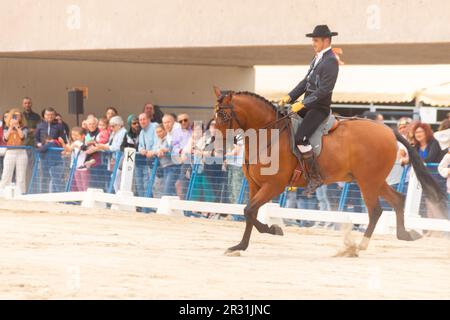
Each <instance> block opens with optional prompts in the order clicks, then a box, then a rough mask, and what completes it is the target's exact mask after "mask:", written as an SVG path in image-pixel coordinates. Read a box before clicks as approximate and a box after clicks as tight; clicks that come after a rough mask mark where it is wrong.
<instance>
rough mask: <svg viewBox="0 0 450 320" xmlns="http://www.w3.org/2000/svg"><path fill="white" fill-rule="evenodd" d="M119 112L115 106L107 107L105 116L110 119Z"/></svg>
mask: <svg viewBox="0 0 450 320" xmlns="http://www.w3.org/2000/svg"><path fill="white" fill-rule="evenodd" d="M118 115H119V112H118V111H117V109H116V108H114V107H109V108H107V109H106V112H105V118H106V119H107V120H108V121H110V120H111V119H112V118H113V117H115V116H118Z"/></svg>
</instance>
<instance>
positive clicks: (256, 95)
mask: <svg viewBox="0 0 450 320" xmlns="http://www.w3.org/2000/svg"><path fill="white" fill-rule="evenodd" d="M234 94H235V95H243V96H250V97H253V98H256V99H257V100H260V101H261V102H263V103H264V104H266V105H268V106H269V107H271V108H272V110H273V111H275V112H276V113H278V112H279V111H280V110H278V109H277V107H275V106H274V105H273V104H272V102H270V101H269V100H267V99H266V98H264V97H263V96H260V95H259V94H256V93H254V92H249V91H239V92H236V93H234Z"/></svg>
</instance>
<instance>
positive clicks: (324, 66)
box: [289, 48, 339, 112]
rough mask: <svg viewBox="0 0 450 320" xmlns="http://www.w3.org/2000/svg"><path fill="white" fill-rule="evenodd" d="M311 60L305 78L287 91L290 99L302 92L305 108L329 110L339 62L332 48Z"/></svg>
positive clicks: (295, 97) (295, 98)
mask: <svg viewBox="0 0 450 320" xmlns="http://www.w3.org/2000/svg"><path fill="white" fill-rule="evenodd" d="M315 60H316V58H314V60H313V61H312V62H311V65H310V68H309V71H308V73H307V74H306V76H305V78H304V79H303V80H302V81H300V83H299V84H298V85H297V86H296V87H295V88H294V89H293V90H292V91H291V92H290V93H289V96H290V97H291V101H295V100H297V99H298V98H299V97H300V96H301V95H302V94H303V93H304V94H305V98H304V99H303V104H304V105H305V108H306V109H312V108H317V109H322V110H324V111H327V112H330V105H331V95H332V93H333V89H334V85H335V83H336V79H337V76H338V72H339V63H338V61H337V59H336V56H335V54H334V52H333V50H332V49H331V48H330V49H329V50H328V51H326V52H324V54H323V56H322V58H320V60H319V62H318V63H317V64H315V62H316V61H315Z"/></svg>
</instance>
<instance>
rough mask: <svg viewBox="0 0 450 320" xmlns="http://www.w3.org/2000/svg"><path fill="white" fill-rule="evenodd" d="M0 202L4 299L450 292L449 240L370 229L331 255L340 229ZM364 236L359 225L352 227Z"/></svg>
mask: <svg viewBox="0 0 450 320" xmlns="http://www.w3.org/2000/svg"><path fill="white" fill-rule="evenodd" d="M243 227H244V225H243V223H239V222H230V221H212V220H206V219H196V218H175V217H166V216H157V215H154V214H150V215H145V214H139V213H135V214H131V213H123V212H112V211H109V210H86V209H82V208H80V207H77V206H64V205H53V204H52V205H49V204H41V203H20V202H11V201H10V202H5V201H0V240H1V247H0V298H2V299H6V298H7V299H10V298H11V299H84V298H87V299H93V298H100V299H317V298H318V299H372V298H374V299H397V298H401V299H415V298H424V299H449V298H450V240H448V239H443V238H424V239H421V240H419V241H416V242H409V243H408V242H402V241H398V240H396V239H394V237H391V236H375V237H374V239H373V240H372V242H371V244H370V246H369V250H368V251H366V252H361V253H360V256H359V257H358V258H336V257H333V255H335V254H336V253H337V252H338V250H339V249H341V248H342V246H343V234H342V232H339V231H329V230H321V229H303V228H302V229H300V228H297V227H287V228H284V231H285V236H284V237H279V236H272V235H267V234H265V235H263V234H258V233H257V232H255V231H254V233H253V235H252V241H251V245H250V247H249V249H248V250H247V251H246V252H244V253H242V255H241V256H239V257H229V256H225V255H224V251H225V249H226V248H227V247H229V246H231V245H234V244H236V243H237V242H238V240H240V238H241V235H242V232H243ZM354 235H355V236H357V237H360V236H361V234H360V233H355V234H354Z"/></svg>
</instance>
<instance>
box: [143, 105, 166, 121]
mask: <svg viewBox="0 0 450 320" xmlns="http://www.w3.org/2000/svg"><path fill="white" fill-rule="evenodd" d="M142 112H144V113H146V114H147V116H148V118H149V119H150V121H151V122H156V123H162V117H163V115H164V114H163V113H162V111H161V109H160V108H159V107H158V106H156V105H154V104H152V103H150V102H147V103H146V104H145V105H144V109H143V110H142Z"/></svg>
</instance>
